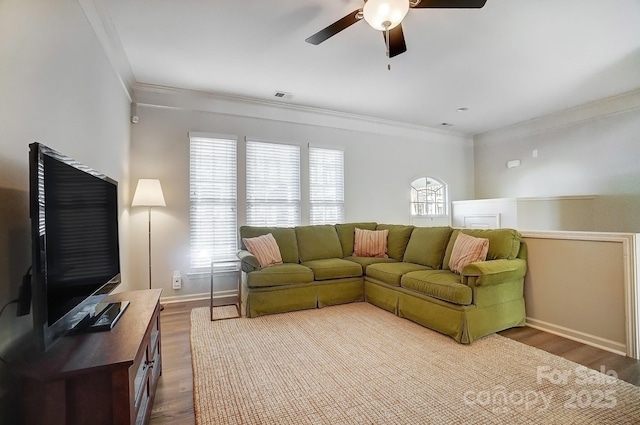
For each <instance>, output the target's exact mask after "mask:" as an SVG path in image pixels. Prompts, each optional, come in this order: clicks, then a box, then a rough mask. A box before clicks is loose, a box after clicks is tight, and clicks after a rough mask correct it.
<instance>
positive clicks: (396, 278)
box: [366, 263, 431, 286]
mask: <svg viewBox="0 0 640 425" xmlns="http://www.w3.org/2000/svg"><path fill="white" fill-rule="evenodd" d="M417 270H431V269H430V268H429V267H427V266H423V265H420V264H413V263H378V264H372V265H370V266H368V267H367V270H366V275H367V276H369V277H371V278H373V279H377V280H379V281H381V282H384V283H387V284H389V285H393V286H400V279H401V278H402V275H404V274H406V273H409V272H414V271H417Z"/></svg>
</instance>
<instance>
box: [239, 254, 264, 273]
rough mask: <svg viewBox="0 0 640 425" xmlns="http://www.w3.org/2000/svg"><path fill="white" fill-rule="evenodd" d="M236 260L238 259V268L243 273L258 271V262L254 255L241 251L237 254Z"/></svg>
mask: <svg viewBox="0 0 640 425" xmlns="http://www.w3.org/2000/svg"><path fill="white" fill-rule="evenodd" d="M238 258H239V259H240V268H241V269H242V271H243V272H246V273H249V272H252V271H254V270H260V262H259V261H258V259H257V258H256V256H255V255H253V254H252V253H250V252H249V251H247V250H244V249H243V250H241V251H239V252H238Z"/></svg>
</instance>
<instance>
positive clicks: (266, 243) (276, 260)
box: [242, 233, 282, 267]
mask: <svg viewBox="0 0 640 425" xmlns="http://www.w3.org/2000/svg"><path fill="white" fill-rule="evenodd" d="M242 242H244V244H245V246H246V247H247V250H248V251H249V252H250V253H252V254H253V255H255V256H256V258H257V259H258V262H259V263H260V267H269V266H274V265H276V264H282V255H281V254H280V247H278V243H277V242H276V239H275V238H274V237H273V235H272V234H271V233H267V234H266V235H262V236H258V237H255V238H242Z"/></svg>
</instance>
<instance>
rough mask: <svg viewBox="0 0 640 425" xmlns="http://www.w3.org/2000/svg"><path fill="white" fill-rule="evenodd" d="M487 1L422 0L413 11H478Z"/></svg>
mask: <svg viewBox="0 0 640 425" xmlns="http://www.w3.org/2000/svg"><path fill="white" fill-rule="evenodd" d="M486 2H487V0H422V1H420V2H419V3H418V4H416V5H415V6H411V7H413V8H415V9H421V8H433V9H480V8H481V7H482V6H484V4H485V3H486Z"/></svg>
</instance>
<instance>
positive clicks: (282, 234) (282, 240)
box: [240, 226, 298, 263]
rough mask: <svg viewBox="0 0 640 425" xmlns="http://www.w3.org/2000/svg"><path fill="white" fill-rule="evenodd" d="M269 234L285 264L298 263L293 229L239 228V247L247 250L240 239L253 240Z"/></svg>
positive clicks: (296, 241) (296, 244)
mask: <svg viewBox="0 0 640 425" xmlns="http://www.w3.org/2000/svg"><path fill="white" fill-rule="evenodd" d="M268 233H271V234H272V235H273V237H274V239H275V240H276V242H277V243H278V248H280V256H281V257H282V261H283V262H285V263H298V240H297V239H296V231H295V230H294V229H293V227H257V226H240V247H241V248H242V249H247V246H246V245H245V244H244V242H243V241H242V239H244V238H255V237H257V236H262V235H266V234H268Z"/></svg>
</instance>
